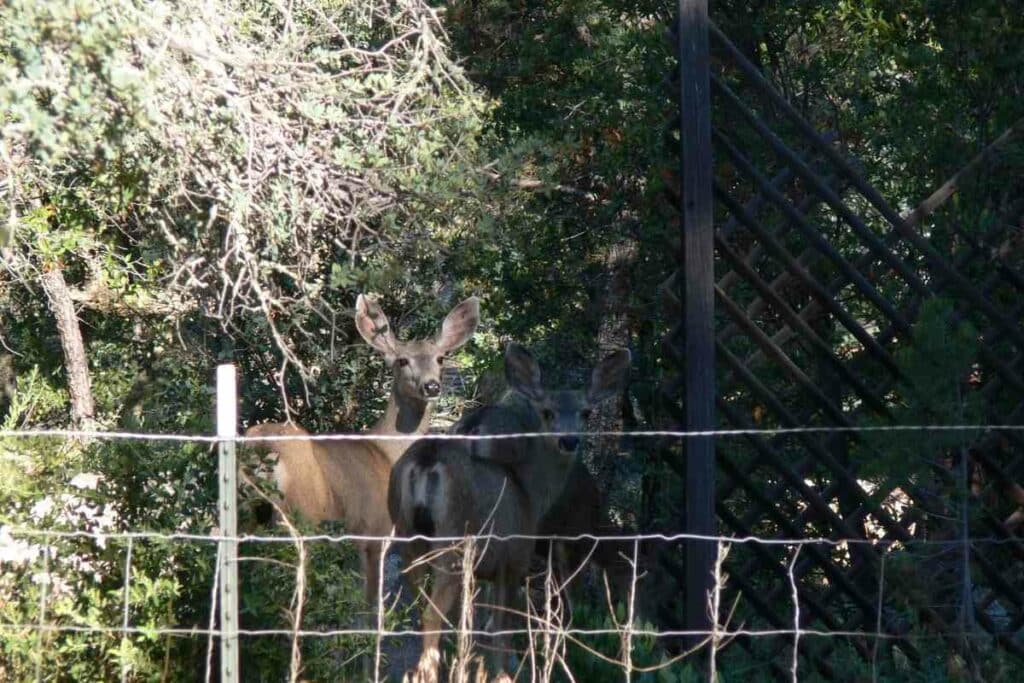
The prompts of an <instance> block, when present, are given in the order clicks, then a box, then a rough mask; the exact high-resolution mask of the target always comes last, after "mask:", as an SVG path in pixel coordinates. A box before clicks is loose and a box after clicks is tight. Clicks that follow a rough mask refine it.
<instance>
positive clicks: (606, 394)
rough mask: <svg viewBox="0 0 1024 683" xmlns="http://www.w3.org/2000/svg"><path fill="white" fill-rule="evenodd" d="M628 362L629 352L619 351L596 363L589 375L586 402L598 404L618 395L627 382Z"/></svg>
mask: <svg viewBox="0 0 1024 683" xmlns="http://www.w3.org/2000/svg"><path fill="white" fill-rule="evenodd" d="M629 361H630V356H629V351H627V350H626V349H621V350H619V351H616V352H614V353H612V354H611V355H609V356H608V357H607V358H605V359H604V360H603V361H601V362H600V363H598V364H597V367H596V368H594V371H593V372H592V373H590V387H589V388H588V389H587V400H588V401H589V402H590V403H600V402H601V401H605V400H607V399H609V398H611V397H613V396H616V395H618V394H620V393H621V392H622V391H623V389H625V388H626V383H627V382H628V381H629Z"/></svg>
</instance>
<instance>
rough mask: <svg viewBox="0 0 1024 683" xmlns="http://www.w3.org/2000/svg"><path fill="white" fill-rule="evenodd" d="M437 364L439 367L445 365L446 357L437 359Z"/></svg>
mask: <svg viewBox="0 0 1024 683" xmlns="http://www.w3.org/2000/svg"><path fill="white" fill-rule="evenodd" d="M437 364H438V365H444V356H438V357H437Z"/></svg>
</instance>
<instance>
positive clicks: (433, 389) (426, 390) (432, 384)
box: [423, 379, 441, 398]
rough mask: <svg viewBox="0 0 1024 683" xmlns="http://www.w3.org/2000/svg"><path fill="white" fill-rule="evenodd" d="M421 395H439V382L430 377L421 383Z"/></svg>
mask: <svg viewBox="0 0 1024 683" xmlns="http://www.w3.org/2000/svg"><path fill="white" fill-rule="evenodd" d="M423 395H424V396H426V397H427V398H437V397H438V396H440V395H441V383H440V382H438V381H437V380H436V379H432V380H430V381H429V382H427V383H426V384H424V385H423Z"/></svg>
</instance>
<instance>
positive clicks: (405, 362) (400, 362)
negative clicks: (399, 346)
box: [395, 358, 409, 368]
mask: <svg viewBox="0 0 1024 683" xmlns="http://www.w3.org/2000/svg"><path fill="white" fill-rule="evenodd" d="M408 364H409V359H408V358H399V359H398V360H397V361H395V365H397V366H398V367H400V368H404V367H405V366H406V365H408Z"/></svg>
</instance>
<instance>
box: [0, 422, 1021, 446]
mask: <svg viewBox="0 0 1024 683" xmlns="http://www.w3.org/2000/svg"><path fill="white" fill-rule="evenodd" d="M879 432H1024V424H952V425H938V424H918V425H866V426H862V427H857V426H820V427H818V426H812V427H767V428H763V429H754V428H751V429H708V430H691V431H682V430H672V429H654V430H635V431H617V430H608V431H576V432H513V433H507V434H410V435H403V434H368V433H365V432H364V433H352V434H347V433H342V434H282V435H279V436H241V435H239V436H235V437H230V438H227V437H219V436H211V435H209V434H154V433H147V432H117V431H96V430H74V429H11V430H0V439H25V438H60V439H96V440H126V441H179V442H189V443H212V444H217V443H224V442H232V443H243V444H244V443H262V442H268V441H274V442H278V441H426V440H434V441H498V440H503V439H528V438H552V437H556V436H594V437H610V436H621V437H629V438H695V437H709V436H785V435H788V434H846V433H879Z"/></svg>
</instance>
